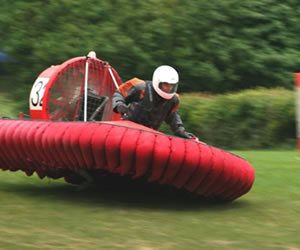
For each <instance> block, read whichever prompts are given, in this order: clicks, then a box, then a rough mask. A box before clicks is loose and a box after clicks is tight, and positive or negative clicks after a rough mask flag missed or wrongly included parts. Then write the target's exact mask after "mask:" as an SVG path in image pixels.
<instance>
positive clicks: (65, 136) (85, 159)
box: [0, 120, 255, 200]
mask: <svg viewBox="0 0 300 250" xmlns="http://www.w3.org/2000/svg"><path fill="white" fill-rule="evenodd" d="M0 167H1V168H2V169H3V170H11V171H17V170H22V171H24V172H26V174H27V175H31V174H32V173H34V172H36V173H37V174H38V175H39V177H41V178H43V177H44V176H50V177H53V178H58V177H61V176H63V173H64V171H65V172H66V173H67V172H68V171H77V170H80V169H90V170H96V169H99V170H105V171H107V172H111V173H117V174H120V175H129V176H131V177H132V178H142V177H143V178H145V179H146V180H148V181H149V182H156V183H159V184H162V185H171V186H174V187H176V188H178V189H185V190H186V191H189V192H192V193H195V194H198V195H200V196H204V197H208V198H213V199H218V200H234V199H236V198H238V197H240V196H242V195H244V194H245V193H247V192H248V191H249V190H250V189H251V187H252V185H253V183H254V179H255V172H254V169H253V168H252V166H251V165H250V164H249V163H248V162H247V161H246V160H245V159H243V158H240V157H239V156H237V155H234V154H231V153H229V152H226V151H223V150H221V149H218V148H215V147H212V146H209V145H206V144H204V143H199V142H196V141H194V140H186V139H181V138H177V137H173V136H167V135H164V134H162V133H159V132H157V131H154V130H151V129H149V128H146V127H143V126H141V125H138V124H135V123H132V122H128V121H127V122H125V121H120V122H93V123H90V122H89V123H84V122H48V121H22V120H0ZM65 177H67V176H65Z"/></svg>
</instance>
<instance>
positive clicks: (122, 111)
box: [117, 103, 128, 114]
mask: <svg viewBox="0 0 300 250" xmlns="http://www.w3.org/2000/svg"><path fill="white" fill-rule="evenodd" d="M117 111H118V113H120V114H127V112H128V106H127V105H126V104H124V103H122V104H120V105H118V106H117Z"/></svg>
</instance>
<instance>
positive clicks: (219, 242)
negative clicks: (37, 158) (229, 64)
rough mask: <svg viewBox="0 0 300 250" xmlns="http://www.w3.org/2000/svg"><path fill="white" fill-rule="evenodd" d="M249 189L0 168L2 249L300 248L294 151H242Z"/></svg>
mask: <svg viewBox="0 0 300 250" xmlns="http://www.w3.org/2000/svg"><path fill="white" fill-rule="evenodd" d="M235 153H237V154H239V155H241V156H243V157H245V158H246V159H248V160H249V161H250V162H251V164H252V165H253V166H254V168H255V170H256V181H255V184H254V186H253V188H252V190H251V191H250V192H249V193H248V194H246V195H245V196H243V197H241V198H240V199H238V200H236V201H234V202H232V203H226V204H218V203H211V202H208V201H204V200H201V199H200V198H197V199H195V198H194V197H190V196H188V195H186V194H183V193H181V192H173V191H170V190H167V189H162V190H160V189H158V188H157V187H155V188H152V187H151V188H150V187H147V186H143V185H138V184H134V185H126V184H123V185H119V186H107V185H102V186H100V187H98V188H94V189H86V190H82V189H78V187H75V186H72V185H69V184H66V183H64V182H63V181H61V180H57V181H54V180H49V179H44V180H40V179H39V178H38V177H36V176H35V175H34V176H32V177H27V176H25V175H24V174H23V173H22V172H14V173H13V172H4V171H0V201H1V203H0V221H1V223H0V249H141V250H150V249H287V250H288V249H289V250H292V249H293V250H294V249H300V238H299V232H300V218H299V217H300V189H299V183H300V164H299V163H300V159H299V158H298V159H297V153H296V152H295V151H237V152H235Z"/></svg>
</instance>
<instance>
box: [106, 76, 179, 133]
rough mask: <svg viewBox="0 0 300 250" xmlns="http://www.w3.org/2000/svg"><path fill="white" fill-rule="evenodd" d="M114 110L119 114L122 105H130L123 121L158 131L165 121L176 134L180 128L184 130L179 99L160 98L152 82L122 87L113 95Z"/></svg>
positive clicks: (175, 97) (174, 97)
mask: <svg viewBox="0 0 300 250" xmlns="http://www.w3.org/2000/svg"><path fill="white" fill-rule="evenodd" d="M112 101H113V110H114V111H115V112H118V106H119V105H120V104H121V105H122V104H123V105H124V104H125V105H129V109H128V112H127V114H125V116H123V119H127V120H130V121H133V122H136V123H139V124H142V125H144V126H147V127H149V128H153V129H155V130H157V129H158V128H159V127H160V125H161V124H162V122H163V121H165V122H166V123H167V124H168V125H169V126H170V127H171V129H172V131H173V133H174V134H176V132H177V131H178V128H179V127H182V128H183V123H182V120H181V118H180V115H179V114H178V112H177V109H178V106H179V97H178V96H177V95H174V96H173V97H172V98H171V99H169V100H166V99H164V98H162V97H160V96H159V95H158V94H157V93H156V91H155V90H154V88H153V86H152V82H151V81H147V82H144V81H142V80H141V82H137V83H135V84H131V85H130V86H129V87H128V86H126V83H124V84H122V85H121V86H120V89H119V90H117V91H116V92H115V93H114V95H113V99H112Z"/></svg>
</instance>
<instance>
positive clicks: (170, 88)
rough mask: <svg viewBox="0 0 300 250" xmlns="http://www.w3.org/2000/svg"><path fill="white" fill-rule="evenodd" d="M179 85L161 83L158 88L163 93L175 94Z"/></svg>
mask: <svg viewBox="0 0 300 250" xmlns="http://www.w3.org/2000/svg"><path fill="white" fill-rule="evenodd" d="M177 86H178V84H177V83H175V84H174V83H168V82H160V83H159V85H158V87H159V88H160V90H161V91H163V92H165V93H167V94H173V93H176V91H177Z"/></svg>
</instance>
